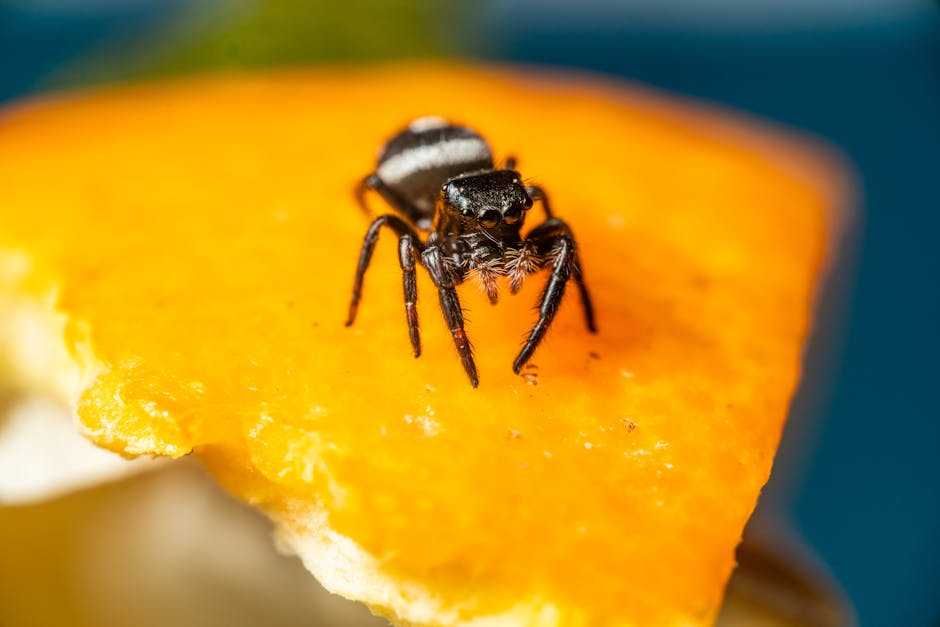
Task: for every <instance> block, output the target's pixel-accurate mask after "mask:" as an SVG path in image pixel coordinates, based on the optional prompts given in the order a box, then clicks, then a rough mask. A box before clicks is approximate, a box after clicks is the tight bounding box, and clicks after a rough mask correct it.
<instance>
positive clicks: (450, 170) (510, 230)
mask: <svg viewBox="0 0 940 627" xmlns="http://www.w3.org/2000/svg"><path fill="white" fill-rule="evenodd" d="M370 191H374V192H376V193H378V195H379V196H381V197H382V198H383V199H384V200H385V202H386V203H388V205H389V206H390V207H391V208H392V209H393V210H394V213H387V214H384V215H380V216H379V217H377V218H375V219H374V220H373V221H372V223H371V224H370V225H369V228H368V230H367V231H366V235H365V238H364V239H363V242H362V249H361V251H360V253H359V262H358V265H357V267H356V277H355V280H354V282H353V289H352V299H351V301H350V303H349V315H348V317H347V319H346V326H350V325H352V324H353V322H355V320H356V314H357V312H358V310H359V301H360V299H361V297H362V284H363V280H364V278H365V273H366V270H367V269H368V267H369V262H370V261H371V260H372V253H373V252H374V251H375V245H376V243H377V242H378V239H379V233H380V232H381V231H382V229H383V228H385V229H389V230H391V231H393V232H394V233H395V234H396V235H397V236H398V262H399V265H400V266H401V271H402V282H403V288H404V300H405V319H406V321H407V324H408V336H409V338H410V340H411V346H412V348H413V349H414V355H415V357H418V356H420V355H421V337H420V333H419V330H418V310H417V300H418V290H417V283H416V268H417V266H418V265H421V266H422V267H424V269H425V270H426V271H427V272H428V274H429V275H430V277H431V281H432V282H433V283H434V285H435V287H436V288H437V291H438V297H439V299H440V306H441V311H442V313H443V314H444V321H445V323H446V324H447V327H448V329H449V330H450V333H451V335H452V337H453V340H454V345H455V346H456V348H457V354H458V355H459V356H460V361H461V363H462V364H463V368H464V370H465V371H466V373H467V376H468V377H469V378H470V384H471V385H472V386H473V387H477V385H478V384H479V376H478V374H477V368H476V363H475V362H474V360H473V352H472V350H471V347H470V341H469V339H468V338H467V334H466V331H465V330H464V316H463V311H462V309H461V307H460V300H459V298H458V296H457V289H456V288H457V286H458V285H460V284H461V283H463V282H464V281H465V280H466V279H467V278H468V277H469V276H470V275H474V276H475V277H476V279H477V280H478V281H479V282H480V284H481V286H482V287H483V290H484V292H485V293H486V295H487V297H488V298H489V300H490V302H491V303H493V304H496V302H497V299H498V278H499V277H501V276H505V277H506V278H507V279H508V283H509V288H510V291H511V292H512V293H513V294H515V293H517V292H518V291H519V289H520V288H521V287H522V283H523V281H524V280H525V278H526V276H528V275H529V274H532V273H534V272H537V271H539V270H542V269H547V270H549V271H550V273H549V277H548V281H547V283H546V284H545V288H544V289H543V291H542V294H541V297H540V300H539V307H538V312H539V317H538V321H537V322H536V323H535V326H533V327H532V329H531V330H530V331H529V333H528V336H527V337H526V340H525V344H524V345H523V347H522V349H521V350H520V351H519V354H518V355H517V356H516V359H515V360H514V361H513V364H512V369H513V372H515V373H516V374H519V372H520V371H521V370H522V368H523V366H524V365H525V364H526V362H528V361H529V359H530V358H531V357H532V354H533V353H534V352H535V349H536V348H537V347H538V346H539V343H540V342H541V341H542V338H543V337H545V334H546V332H547V331H548V329H549V327H550V326H551V324H552V320H554V318H555V314H556V313H557V311H558V307H559V305H560V304H561V301H562V297H563V296H564V293H565V288H566V286H567V284H568V281H569V280H571V279H574V283H575V285H576V286H577V288H578V293H579V295H580V298H581V306H582V309H583V310H584V320H585V323H586V325H587V328H588V330H589V331H590V332H592V333H594V332H596V330H597V329H596V326H595V323H594V308H593V305H592V304H591V298H590V295H589V294H588V289H587V286H586V285H585V282H584V276H583V273H582V270H581V264H580V263H579V260H578V250H577V246H576V244H575V239H574V235H573V234H572V232H571V228H570V227H569V226H568V225H567V224H566V223H565V222H564V221H563V220H561V219H560V218H557V217H555V215H554V214H553V212H552V209H551V206H550V205H549V202H548V197H547V196H546V194H545V191H544V190H543V189H542V188H541V187H538V186H536V185H528V184H526V183H525V182H523V180H522V178H521V176H520V175H519V172H517V171H516V160H515V159H514V158H512V157H510V158H509V159H507V160H506V163H505V167H503V168H497V167H495V165H494V162H493V155H492V151H491V150H490V146H489V144H488V143H487V141H486V140H485V139H484V138H483V137H482V136H481V135H480V134H479V133H477V132H476V131H474V130H472V129H470V128H467V127H465V126H461V125H457V124H454V123H452V122H449V121H447V120H446V119H444V118H440V117H422V118H418V119H416V120H414V121H412V122H411V123H410V124H409V125H408V126H407V127H405V128H404V129H402V130H401V131H399V132H398V133H397V134H395V135H394V136H393V137H392V138H391V139H389V140H388V141H387V142H386V143H385V145H384V146H382V148H381V149H380V150H379V155H378V163H377V165H376V168H375V171H374V172H372V173H371V174H369V175H368V176H366V177H365V178H363V179H362V180H361V181H360V183H359V185H358V187H357V188H356V199H357V201H358V203H359V205H360V206H361V207H362V209H363V211H365V212H366V213H367V214H368V213H369V210H368V206H367V204H366V196H367V194H368V192H370ZM536 201H538V202H540V203H541V205H542V210H543V211H544V213H545V219H544V220H543V221H542V222H541V223H539V224H538V225H537V226H535V227H534V228H532V229H531V230H530V231H529V232H528V233H527V234H526V236H525V237H523V236H522V234H521V231H522V227H523V224H524V222H525V218H526V215H527V213H528V212H529V210H530V209H531V208H532V206H533V204H534V203H535V202H536ZM422 236H423V237H422Z"/></svg>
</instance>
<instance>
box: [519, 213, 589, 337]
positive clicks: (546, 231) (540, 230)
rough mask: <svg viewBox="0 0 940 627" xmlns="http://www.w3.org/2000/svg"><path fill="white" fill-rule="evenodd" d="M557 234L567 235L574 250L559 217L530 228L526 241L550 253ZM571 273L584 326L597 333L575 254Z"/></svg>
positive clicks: (571, 238) (568, 234) (573, 242)
mask: <svg viewBox="0 0 940 627" xmlns="http://www.w3.org/2000/svg"><path fill="white" fill-rule="evenodd" d="M559 235H565V236H567V237H568V238H569V239H570V240H571V243H572V245H573V247H574V248H575V250H577V245H576V243H575V241H574V234H573V233H572V232H571V227H570V226H568V224H567V223H566V222H564V221H563V220H561V219H559V218H550V219H548V220H546V221H545V222H543V223H541V224H540V225H538V226H537V227H535V228H534V229H532V231H530V232H529V235H528V236H527V237H526V241H527V242H533V243H535V244H536V246H537V247H538V248H539V249H540V252H542V253H543V254H544V253H550V252H551V251H552V243H553V242H552V238H553V237H557V236H559ZM571 274H572V276H573V277H574V282H575V284H576V285H577V286H578V295H579V296H580V297H581V308H582V309H583V310H584V323H585V326H587V330H588V331H590V332H591V333H597V324H596V323H595V322H594V305H593V303H592V302H591V294H590V293H589V292H588V288H587V284H586V283H585V282H584V270H582V269H581V262H580V260H579V259H578V257H577V255H575V259H574V262H573V265H572V268H571Z"/></svg>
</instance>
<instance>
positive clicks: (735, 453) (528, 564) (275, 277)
mask: <svg viewBox="0 0 940 627" xmlns="http://www.w3.org/2000/svg"><path fill="white" fill-rule="evenodd" d="M422 114H440V115H445V116H448V117H451V118H453V119H456V120H459V121H462V122H465V123H468V124H470V125H473V126H475V127H476V128H478V129H479V130H480V131H482V132H483V133H484V134H485V135H486V136H487V137H488V138H489V139H490V140H491V141H492V143H493V144H494V147H495V149H496V151H497V154H498V155H500V156H505V155H507V154H509V153H512V154H515V155H518V156H519V159H520V165H519V169H520V170H521V171H522V172H523V175H524V176H527V177H532V179H533V180H535V181H537V182H538V183H540V184H541V185H543V186H544V187H545V188H546V189H547V191H548V192H549V194H550V195H551V198H552V201H553V205H554V207H555V210H556V212H557V213H558V214H559V215H560V216H562V217H564V218H565V219H566V220H568V221H569V222H570V223H571V224H572V226H573V228H574V230H575V234H576V236H577V237H578V240H579V244H580V249H581V256H582V261H583V267H584V270H585V276H586V279H587V281H588V284H589V286H590V288H591V290H592V293H593V296H594V299H595V305H596V307H597V318H598V325H599V327H600V332H599V334H597V335H596V336H592V335H590V334H588V333H587V332H586V331H585V330H584V328H583V321H582V319H581V313H580V310H579V307H578V303H577V298H576V294H575V293H574V290H570V291H569V294H568V296H567V297H566V302H565V305H564V307H563V308H562V311H561V313H560V314H559V316H558V318H557V319H556V322H555V325H554V327H553V329H552V332H551V333H550V335H549V337H548V338H547V341H546V342H545V343H544V344H543V346H542V347H541V348H540V350H539V351H538V352H537V353H536V355H535V357H534V359H533V363H534V364H536V365H537V368H538V369H537V376H536V377H529V378H522V377H518V376H515V375H513V373H512V371H511V368H510V365H511V362H512V359H513V357H514V355H515V353H516V352H517V350H518V348H519V345H520V341H521V339H522V338H523V336H524V334H525V332H526V331H527V330H528V328H529V327H530V325H531V324H532V322H534V319H533V315H534V314H533V312H532V310H531V307H532V306H533V304H534V303H535V301H536V299H537V297H538V293H539V288H540V285H541V283H542V282H543V281H544V280H545V277H544V275H536V276H534V277H531V278H530V279H529V281H528V283H527V285H526V287H525V288H524V289H523V291H522V293H521V294H519V295H517V296H515V297H511V296H509V294H508V290H504V292H503V298H502V299H501V302H500V304H499V305H498V306H496V307H491V306H490V305H489V304H488V303H487V302H486V299H485V297H483V295H482V294H480V293H479V292H478V290H477V289H476V288H475V287H474V286H473V284H472V283H471V282H468V283H467V284H466V285H465V286H464V287H463V288H461V292H460V294H461V297H462V299H463V300H464V305H465V307H466V308H467V309H468V319H469V320H470V322H469V326H468V333H469V335H470V338H471V339H472V340H473V342H474V346H475V348H476V356H477V362H478V366H479V369H480V377H481V384H480V387H479V389H477V390H474V389H472V388H471V387H470V385H469V383H468V382H467V380H466V377H465V375H464V374H463V372H462V370H461V367H460V363H459V360H458V359H457V357H456V355H455V354H454V350H453V347H452V342H451V339H450V337H449V333H448V332H447V330H446V328H445V327H444V324H443V322H442V320H441V316H440V313H439V311H438V305H437V299H436V294H435V292H434V290H433V286H432V285H431V284H430V282H429V281H428V280H427V277H426V276H424V275H423V274H421V271H419V284H418V288H419V311H420V316H421V321H422V334H423V339H424V354H423V356H422V357H421V358H420V359H418V360H415V359H414V358H413V357H412V356H411V350H410V346H409V343H408V336H407V330H406V327H405V323H404V316H403V309H402V304H401V283H400V281H401V278H400V270H399V269H398V262H397V255H396V253H395V246H394V238H393V237H391V236H385V237H383V240H382V242H380V244H379V248H378V250H377V252H376V256H375V259H374V261H373V267H372V270H371V271H370V273H369V275H368V277H367V281H366V288H365V294H364V298H363V303H362V307H361V310H360V316H359V319H358V320H357V322H356V324H355V326H354V327H352V328H346V327H344V326H343V321H344V318H345V310H346V306H347V303H348V296H349V289H350V285H351V280H352V274H353V270H354V266H355V258H356V255H357V251H358V247H359V244H360V241H361V237H362V235H363V233H364V230H365V226H366V224H367V221H366V219H365V217H364V216H363V215H362V213H361V212H360V211H359V210H358V209H357V208H356V207H355V205H354V203H353V200H352V196H351V193H350V190H351V188H352V186H353V184H354V182H355V181H356V180H357V178H358V177H361V176H362V175H363V174H365V173H366V172H368V171H369V169H370V168H371V167H373V165H374V162H373V159H374V154H375V150H376V149H377V147H378V146H379V145H380V144H381V142H382V141H383V140H384V139H385V138H387V137H388V135H389V134H390V133H392V132H393V131H394V130H396V129H397V128H399V127H400V126H401V125H402V124H403V123H405V122H406V121H407V120H409V119H411V118H413V117H415V116H417V115H422ZM828 168H830V166H829V165H828V163H827V162H826V161H825V160H824V159H822V158H821V157H819V156H817V155H816V154H815V153H814V152H813V151H812V150H811V149H809V148H803V147H800V146H798V145H796V144H795V143H793V142H792V141H791V140H788V139H784V138H783V137H781V136H774V135H772V134H768V133H766V132H762V131H756V130H751V129H749V128H747V127H745V126H743V125H741V126H738V125H735V124H732V123H730V122H727V121H724V120H722V119H721V118H718V117H716V116H715V115H713V114H708V113H703V112H696V111H694V110H693V109H691V108H684V107H680V106H677V105H674V104H669V103H668V102H667V101H665V100H663V99H660V98H658V97H652V96H649V95H644V94H641V93H635V92H631V91H629V90H626V89H622V90H621V89H616V88H614V87H611V86H605V85H595V84H590V83H583V82H578V81H572V80H571V78H570V77H569V78H567V79H557V78H556V79H552V78H550V77H544V76H543V77H541V78H532V77H531V76H527V75H526V74H525V73H516V74H511V73H499V72H492V71H489V72H487V71H482V70H469V69H458V68H453V67H440V66H432V65H428V66H422V65H419V66H397V67H389V68H380V69H373V70H356V71H353V70H316V71H308V72H292V73H282V74H274V75H260V76H253V77H240V78H239V77H231V78H214V79H200V80H193V81H189V82H183V83H179V84H168V85H157V86H144V87H135V88H124V89H120V90H114V91H109V92H104V93H96V94H87V95H78V96H73V97H68V98H63V99H57V100H50V101H48V102H37V103H31V104H27V105H23V106H21V107H19V108H17V109H14V110H12V111H8V112H7V113H6V114H5V115H4V116H3V117H2V118H0V267H2V268H3V273H2V274H0V276H2V278H3V281H2V282H0V285H2V287H3V289H4V291H5V293H6V295H7V296H6V298H7V301H6V302H13V301H17V302H19V301H24V302H25V301H28V300H31V302H46V303H49V304H51V303H54V306H55V309H56V311H57V312H58V313H59V314H62V315H61V316H59V318H58V319H60V320H61V322H62V325H61V329H62V335H63V339H64V341H65V345H66V347H68V348H69V350H70V351H71V352H72V354H73V355H74V358H75V360H77V361H78V362H79V365H80V366H81V368H82V372H84V373H85V375H86V378H85V384H84V385H83V386H76V385H72V386H71V388H70V389H69V390H67V392H70V393H72V394H73V395H74V396H75V398H73V400H74V401H75V402H76V403H77V408H78V415H79V418H80V422H81V427H82V429H83V431H84V432H85V433H86V434H87V435H88V436H89V437H90V438H92V439H93V440H94V441H96V442H97V443H99V444H101V445H103V446H106V447H108V448H111V449H113V450H116V451H120V452H123V453H126V454H129V455H137V454H144V453H152V454H157V455H170V456H179V455H184V454H187V453H189V452H190V451H195V452H196V454H198V455H200V456H201V457H203V459H204V460H205V461H206V463H207V465H208V466H209V468H210V469H212V471H213V472H214V473H215V474H216V475H217V476H218V478H219V479H220V481H222V483H223V484H225V485H226V486H227V487H228V488H229V489H230V490H231V491H233V492H234V493H236V494H238V495H240V496H242V497H243V498H245V499H246V500H248V501H250V502H252V503H255V504H257V505H259V506H260V507H262V508H263V509H264V510H265V511H267V512H268V513H269V514H271V515H272V517H274V518H275V519H276V520H278V521H280V523H281V524H282V525H283V526H284V529H285V530H286V531H287V535H288V536H290V532H291V530H293V531H297V530H304V529H307V530H309V529H308V526H309V525H310V521H311V520H313V519H317V520H326V521H328V522H329V525H330V527H331V528H332V529H333V530H335V532H337V533H338V534H340V535H341V536H344V537H345V538H348V539H349V540H351V541H352V542H354V543H355V544H356V545H358V547H360V548H361V549H363V550H364V551H365V553H367V554H369V555H371V556H374V557H376V558H377V561H375V562H374V564H373V565H372V566H371V567H370V568H372V569H373V571H374V572H371V571H370V573H369V581H375V582H376V583H375V584H374V586H373V585H371V584H370V586H366V588H367V589H366V590H365V591H364V592H357V593H350V592H347V594H356V595H358V596H359V597H360V598H362V599H363V600H365V601H367V602H368V603H370V605H371V606H373V607H374V608H375V609H376V610H378V611H382V612H384V613H387V614H389V615H392V616H393V617H394V616H396V615H397V616H398V617H399V619H400V620H407V621H415V622H422V623H435V622H441V621H443V622H457V621H461V620H463V621H466V620H471V619H473V618H475V617H483V616H493V615H501V616H502V617H503V619H505V620H515V621H516V622H534V621H540V622H541V623H543V624H554V623H556V622H561V623H564V624H584V625H600V624H624V625H629V624H633V625H644V626H646V625H679V624H708V623H709V622H710V621H711V620H712V619H713V617H714V615H715V612H716V610H717V607H718V605H719V603H720V599H721V593H722V589H723V587H724V584H725V582H726V581H727V578H728V576H729V575H730V572H731V569H732V567H733V551H734V547H735V545H736V544H737V542H738V540H739V538H740V533H741V530H742V528H743V525H744V523H745V521H746V520H747V517H748V515H749V514H750V512H751V510H752V509H753V506H754V504H755V501H756V498H757V495H758V492H759V489H760V487H761V486H762V485H763V483H764V482H765V481H766V479H767V476H768V473H769V471H770V465H771V461H772V457H773V452H774V449H775V447H776V444H777V440H778V437H779V434H780V430H781V426H782V423H783V420H784V417H785V414H786V411H787V404H788V402H789V398H790V396H791V394H792V392H793V389H794V387H795V385H796V382H797V377H798V371H799V360H800V351H801V346H802V343H803V340H804V338H805V335H806V333H807V330H808V326H809V319H810V313H811V305H812V297H813V294H814V290H815V284H816V281H817V277H818V274H819V272H820V270H821V267H822V261H823V258H824V256H825V254H826V251H825V247H824V242H825V239H826V229H827V211H829V210H830V209H831V205H832V203H833V202H834V196H833V193H834V192H833V189H834V188H833V187H830V186H828V184H826V183H825V182H824V181H825V180H826V176H827V171H828V170H827V169H828ZM372 200H373V206H374V207H376V208H379V207H381V205H380V202H379V201H378V199H377V198H373V199H372ZM536 217H537V213H535V214H533V215H532V216H531V217H530V220H532V223H534V218H536ZM50 295H52V296H50ZM43 299H45V300H43ZM60 375H61V373H49V377H50V379H55V378H56V377H59V376H60ZM533 383H534V384H535V385H533ZM79 387H83V388H87V389H83V390H80V389H79ZM79 392H81V394H80V398H79V397H78V394H79ZM318 533H319V532H318ZM294 548H295V549H297V550H301V549H298V547H294ZM307 561H308V565H309V563H310V561H311V560H310V559H308V560H307ZM334 566H335V567H339V566H338V565H336V564H334V563H331V566H330V568H333V567H334ZM315 570H316V569H315ZM320 574H321V576H324V575H323V573H322V572H321V573H320ZM352 576H353V578H355V576H356V575H355V573H354V574H353V575H352ZM324 578H326V579H329V577H328V576H325V577H324ZM400 582H407V584H408V587H407V590H408V591H407V593H405V594H404V601H402V600H401V598H399V597H401V595H399V597H396V598H392V597H394V595H391V596H390V595H388V594H385V592H384V590H385V588H384V587H385V586H387V587H388V589H395V588H396V586H398V584H399V583H400ZM327 583H328V585H329V584H330V581H327ZM333 587H335V588H337V589H342V590H349V589H350V586H345V587H344V586H342V585H338V584H336V585H334V586H333ZM353 587H354V586H353ZM380 587H381V588H382V590H377V589H376V590H374V589H373V588H380ZM373 593H374V594H373ZM396 599H397V600H396ZM428 599H433V603H431V604H430V606H433V607H436V608H446V609H447V610H448V611H449V612H450V613H448V614H447V615H446V617H445V616H444V615H443V614H434V612H431V613H430V614H428V613H423V614H422V613H421V612H417V611H411V610H412V609H414V607H416V606H422V607H425V606H429V605H428ZM520 604H522V605H520ZM514 607H515V610H513V609H512V608H514ZM409 608H410V609H409ZM520 608H521V609H520ZM435 611H436V610H435ZM506 612H509V613H506ZM512 612H515V613H512Z"/></svg>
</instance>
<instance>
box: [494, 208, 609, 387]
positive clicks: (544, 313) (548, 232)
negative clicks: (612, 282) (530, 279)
mask: <svg viewBox="0 0 940 627" xmlns="http://www.w3.org/2000/svg"><path fill="white" fill-rule="evenodd" d="M526 241H532V242H534V243H536V245H537V246H538V247H539V250H540V252H541V251H544V253H543V254H546V256H549V255H548V254H549V253H551V255H553V256H554V262H553V265H552V273H551V275H550V276H549V278H548V282H547V283H546V284H545V289H544V290H543V291H542V296H541V299H540V301H539V319H538V322H536V323H535V326H534V327H532V330H531V331H530V332H529V337H528V338H527V339H526V342H525V345H524V346H523V347H522V350H521V351H519V355H518V356H517V357H516V359H515V361H514V362H513V364H512V369H513V372H515V373H516V374H519V372H520V371H521V370H522V367H523V366H524V365H525V364H526V362H528V361H529V359H530V358H531V357H532V354H533V353H534V352H535V349H536V348H538V345H539V344H540V343H541V341H542V338H544V337H545V333H546V332H547V331H548V328H549V327H550V326H551V324H552V321H553V320H554V319H555V314H556V313H557V312H558V307H559V305H561V301H562V297H563V296H564V295H565V287H566V286H567V283H568V280H569V279H571V278H572V276H573V277H574V279H575V283H576V284H577V286H578V291H579V293H580V295H581V304H582V306H583V308H584V317H585V321H586V323H587V327H588V330H589V331H591V332H592V333H594V332H595V331H596V326H595V324H594V307H593V305H592V304H591V298H590V295H589V294H588V291H587V286H586V285H585V283H584V277H583V275H582V273H581V269H580V268H579V267H578V258H577V249H576V246H575V241H574V237H573V235H572V234H571V229H570V228H569V227H568V225H567V224H565V223H564V222H562V221H561V220H559V219H557V218H552V219H549V220H546V221H545V222H543V223H542V224H540V225H539V226H537V227H535V228H534V229H533V230H532V232H531V233H529V236H528V237H527V238H526Z"/></svg>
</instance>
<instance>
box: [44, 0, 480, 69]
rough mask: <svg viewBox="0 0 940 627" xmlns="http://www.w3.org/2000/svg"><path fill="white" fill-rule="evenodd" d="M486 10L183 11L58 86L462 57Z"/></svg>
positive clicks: (391, 5)
mask: <svg viewBox="0 0 940 627" xmlns="http://www.w3.org/2000/svg"><path fill="white" fill-rule="evenodd" d="M485 6H486V3H485V2H457V1H453V2H451V1H448V0H384V1H383V0H343V1H342V2H335V1H331V0H308V1H304V0H215V1H214V2H194V3H183V4H182V5H181V6H180V7H178V8H177V9H176V10H175V11H170V12H169V14H168V15H165V16H163V17H162V19H161V20H158V21H157V24H156V25H155V26H153V27H152V28H151V30H150V31H148V32H147V33H145V34H144V35H143V36H139V35H138V36H135V37H133V38H132V39H131V38H124V39H121V38H118V39H117V40H116V41H113V42H112V43H111V44H109V45H105V46H103V47H102V48H100V49H99V50H97V51H96V52H94V53H92V54H90V55H87V56H85V57H83V58H82V59H80V60H79V61H77V62H75V63H73V64H71V65H69V66H67V67H66V68H64V69H63V70H62V71H61V72H59V73H58V74H56V75H55V76H54V77H53V82H54V83H55V84H57V85H62V84H71V85H75V84H90V83H100V82H113V81H118V80H120V81H126V80H133V79H138V78H152V77H155V76H167V75H175V74H185V73H190V72H200V71H209V70H218V69H228V70H231V69H237V68H256V67H267V66H279V65H303V64H312V63H324V62H330V63H357V62H372V61H383V60H391V59H406V58H408V59H414V58H419V59H420V58H431V57H446V56H459V55H461V54H465V53H466V52H468V51H469V50H472V49H475V48H478V47H479V42H478V41H475V40H474V39H473V35H472V33H474V32H475V31H476V24H478V18H479V16H480V15H481V14H482V12H483V10H484V8H485Z"/></svg>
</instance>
